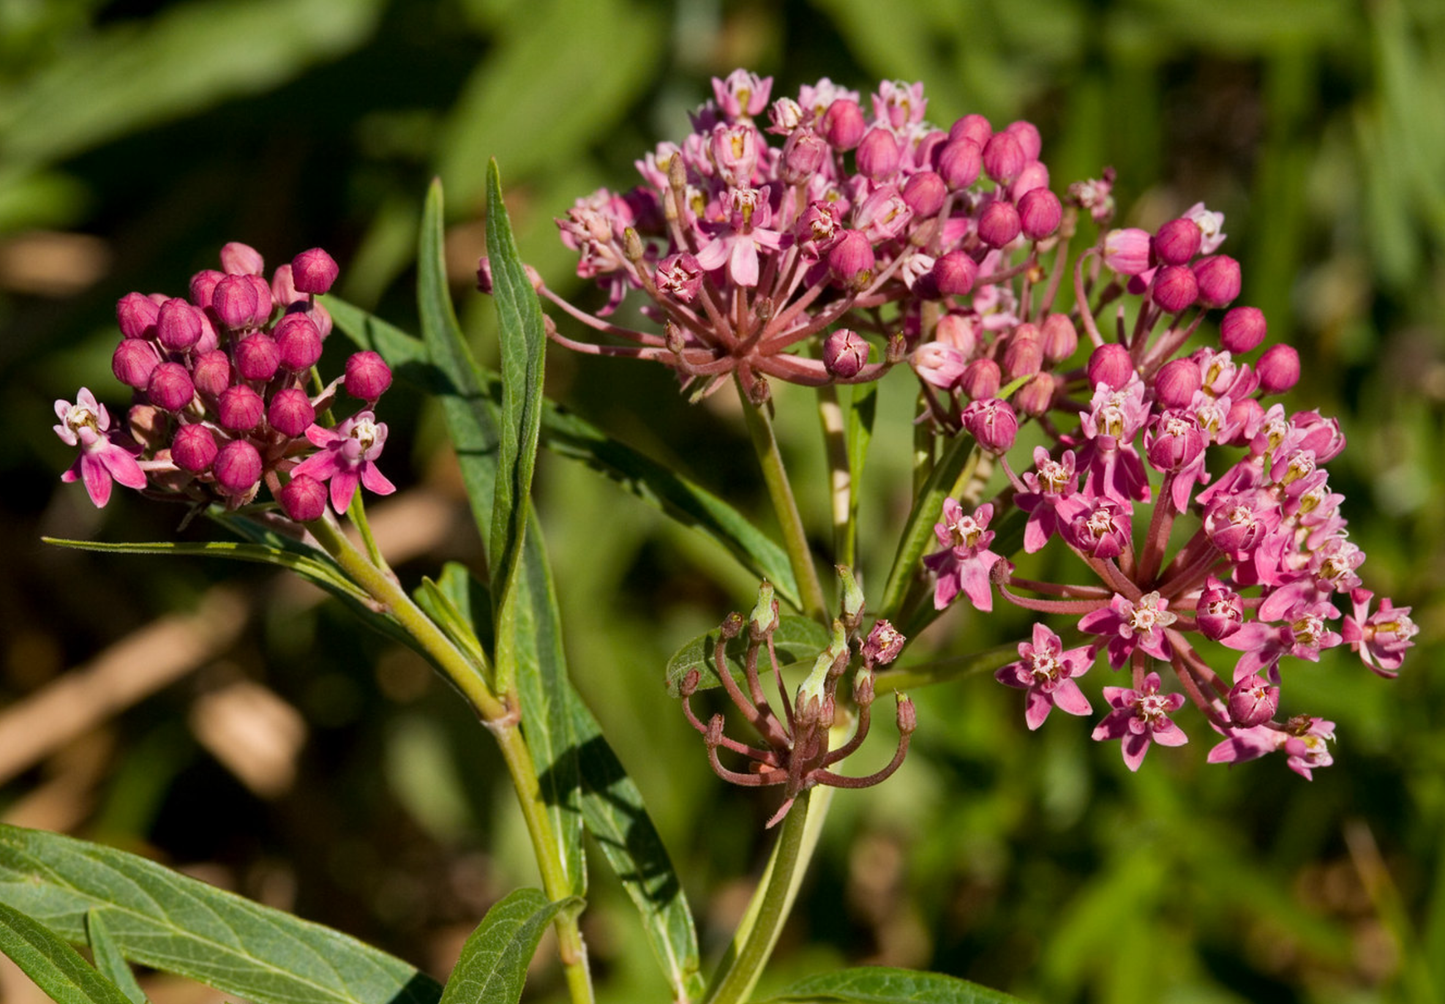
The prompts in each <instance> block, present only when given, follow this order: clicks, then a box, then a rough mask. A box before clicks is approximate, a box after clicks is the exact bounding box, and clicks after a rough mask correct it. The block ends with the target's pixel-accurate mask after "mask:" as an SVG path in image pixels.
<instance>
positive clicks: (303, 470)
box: [291, 411, 396, 515]
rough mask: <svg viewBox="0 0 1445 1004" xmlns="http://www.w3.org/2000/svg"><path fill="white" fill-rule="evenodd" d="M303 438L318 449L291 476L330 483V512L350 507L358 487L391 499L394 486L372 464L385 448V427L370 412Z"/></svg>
mask: <svg viewBox="0 0 1445 1004" xmlns="http://www.w3.org/2000/svg"><path fill="white" fill-rule="evenodd" d="M306 438H307V439H309V440H311V442H312V443H313V444H314V445H315V446H318V447H320V448H321V452H319V453H314V454H312V455H311V456H309V457H307V458H306V459H305V460H303V461H301V463H299V464H297V465H296V468H295V469H294V470H293V471H292V472H291V473H292V474H293V475H299V474H305V475H307V476H309V477H313V478H315V479H316V480H317V481H330V482H331V508H333V509H335V510H336V512H337V514H338V515H340V514H341V513H344V512H345V511H346V507H347V506H349V505H350V504H351V497H352V496H353V495H354V494H356V485H357V483H358V482H359V483H361V484H363V485H365V486H366V487H367V488H368V489H370V490H371V491H374V492H376V494H378V495H390V494H391V493H392V492H394V491H396V486H395V485H394V484H392V483H391V482H390V481H388V480H387V478H386V475H384V474H382V473H381V471H380V470H378V469H377V467H376V464H375V460H376V458H377V457H379V456H381V450H382V447H383V446H384V445H386V423H385V422H378V421H376V416H375V415H373V414H372V413H371V412H370V411H361V412H357V413H356V414H355V415H353V416H351V417H350V418H348V419H347V420H346V421H344V422H342V423H341V424H340V425H338V426H337V427H336V428H334V429H327V428H324V427H322V426H319V425H312V426H311V428H309V429H307V430H306Z"/></svg>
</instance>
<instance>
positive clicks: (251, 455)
mask: <svg viewBox="0 0 1445 1004" xmlns="http://www.w3.org/2000/svg"><path fill="white" fill-rule="evenodd" d="M211 473H212V474H213V475H215V478H216V486H217V487H218V488H220V489H221V491H223V492H225V493H226V494H227V495H245V494H246V493H247V492H249V491H250V490H251V489H252V488H255V487H256V485H257V483H258V482H259V481H260V480H261V454H260V452H259V451H258V450H257V449H256V447H254V446H252V445H251V444H250V443H249V442H247V441H246V440H244V439H236V440H232V441H231V442H229V443H227V444H226V445H225V446H223V447H221V450H220V452H219V453H217V454H216V460H215V463H213V464H212V465H211Z"/></svg>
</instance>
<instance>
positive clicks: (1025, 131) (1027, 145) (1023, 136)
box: [1004, 119, 1044, 160]
mask: <svg viewBox="0 0 1445 1004" xmlns="http://www.w3.org/2000/svg"><path fill="white" fill-rule="evenodd" d="M1004 132H1006V133H1008V134H1009V135H1010V136H1012V137H1013V138H1014V139H1016V140H1018V144H1019V149H1020V150H1022V151H1023V154H1024V157H1025V158H1027V159H1028V160H1038V159H1039V153H1040V152H1041V151H1042V150H1043V148H1044V143H1043V139H1042V137H1040V136H1039V129H1038V126H1036V125H1034V124H1033V123H1032V122H1029V121H1028V120H1026V119H1019V120H1018V121H1017V122H1010V123H1009V124H1008V125H1006V126H1004Z"/></svg>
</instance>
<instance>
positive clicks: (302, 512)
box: [276, 474, 326, 523]
mask: <svg viewBox="0 0 1445 1004" xmlns="http://www.w3.org/2000/svg"><path fill="white" fill-rule="evenodd" d="M276 501H278V502H280V503H281V508H282V510H283V511H284V512H285V513H286V515H287V516H289V517H291V518H292V519H294V520H295V521H296V522H298V523H310V522H311V521H313V520H318V519H320V518H321V516H322V514H324V513H325V512H326V486H325V485H324V484H322V483H321V482H320V481H317V480H316V479H315V478H313V477H311V476H310V475H307V474H298V475H296V476H295V477H294V478H292V479H291V480H290V481H288V482H287V483H286V485H285V486H284V487H283V488H282V489H281V495H280V497H279V498H278V499H277V500H276Z"/></svg>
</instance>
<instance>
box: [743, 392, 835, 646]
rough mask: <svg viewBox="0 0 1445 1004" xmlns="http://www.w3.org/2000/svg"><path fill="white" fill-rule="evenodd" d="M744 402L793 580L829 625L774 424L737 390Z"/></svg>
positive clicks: (811, 612) (809, 608)
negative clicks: (781, 531) (791, 568)
mask: <svg viewBox="0 0 1445 1004" xmlns="http://www.w3.org/2000/svg"><path fill="white" fill-rule="evenodd" d="M738 394H739V396H740V397H741V399H742V403H743V415H744V416H746V418H747V423H748V434H749V435H750V436H751V437H752V441H753V449H754V451H756V453H757V455H758V464H759V465H760V466H761V467H762V469H763V480H764V481H765V482H766V483H767V486H768V496H769V497H770V498H771V499H772V501H773V511H774V512H776V513H777V515H778V522H779V523H780V524H781V525H782V529H783V549H784V550H786V551H787V552H788V561H789V562H790V563H791V564H792V566H793V577H794V578H796V579H797V580H798V595H799V596H800V597H801V598H802V602H803V611H804V613H806V614H807V615H808V616H809V617H816V618H817V619H818V620H819V622H821V623H823V624H827V623H829V618H828V602H827V600H826V599H824V597H823V586H822V583H820V582H819V581H818V569H817V567H816V566H815V565H814V564H813V553H812V551H810V550H809V548H808V535H807V533H806V532H805V531H804V530H803V518H802V516H801V515H800V514H799V513H798V503H797V500H796V499H795V498H794V497H793V486H792V485H791V484H790V483H789V481H788V470H787V468H786V467H785V466H784V465H783V455H782V453H781V451H779V449H778V439H777V437H776V436H775V435H774V434H773V423H772V420H771V419H770V418H768V413H767V405H766V404H765V405H763V406H762V407H758V406H756V405H754V404H753V403H752V402H751V401H749V400H748V396H747V393H746V392H745V391H744V390H743V389H742V387H741V386H739V387H738Z"/></svg>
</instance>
